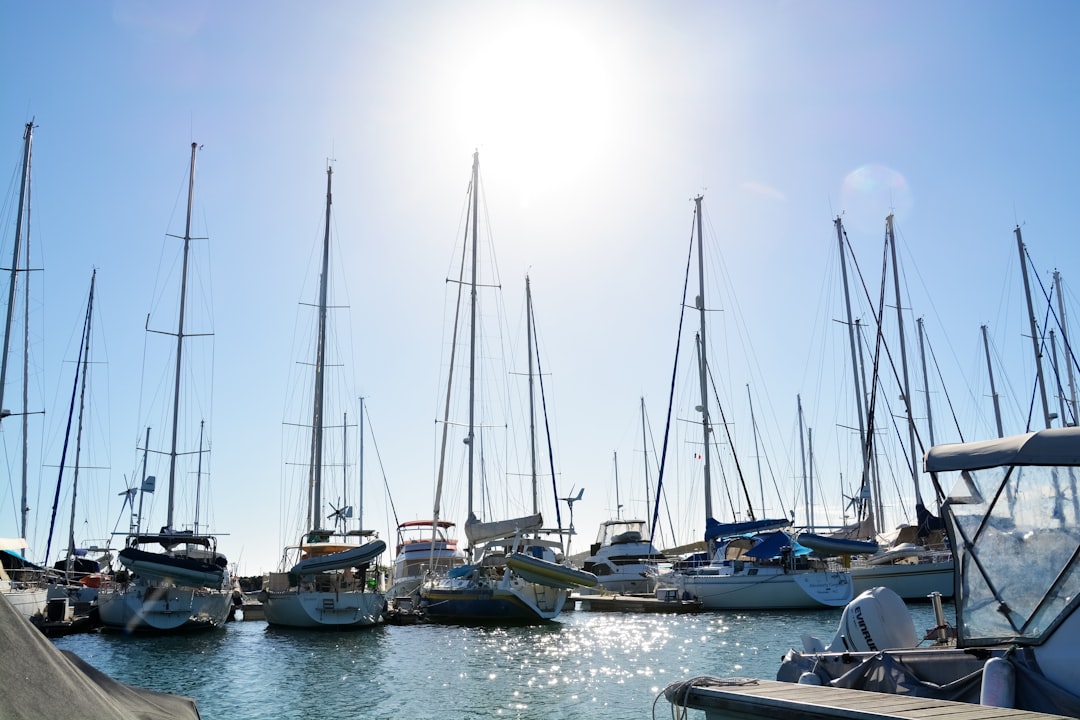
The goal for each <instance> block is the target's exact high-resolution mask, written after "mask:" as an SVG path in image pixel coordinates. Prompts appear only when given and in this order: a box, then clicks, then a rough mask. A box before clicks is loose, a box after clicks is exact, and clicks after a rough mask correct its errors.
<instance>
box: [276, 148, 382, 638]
mask: <svg viewBox="0 0 1080 720" xmlns="http://www.w3.org/2000/svg"><path fill="white" fill-rule="evenodd" d="M332 181H333V169H332V168H329V167H328V168H327V169H326V230H325V233H324V235H323V247H322V272H321V275H320V278H319V301H318V325H317V333H318V334H317V340H316V348H315V358H314V395H313V403H312V404H313V408H312V424H311V457H310V461H309V463H308V474H309V483H308V485H307V487H308V488H309V492H308V493H307V495H308V513H307V528H306V530H305V531H304V533H303V536H302V537H301V538H300V540H299V542H298V543H297V544H296V545H294V546H290V547H287V548H286V549H285V555H284V559H283V566H282V568H281V571H279V572H274V573H270V578H269V584H268V586H267V588H266V589H265V592H264V593H263V596H262V600H263V611H264V613H265V615H266V622H267V623H269V624H270V625H277V626H283V627H296V628H338V629H345V628H358V627H366V626H370V625H375V624H377V623H379V622H380V621H381V620H382V616H383V611H384V610H385V609H386V601H385V598H384V596H383V594H382V593H381V592H378V590H377V589H376V588H375V587H370V588H369V587H368V585H369V582H368V578H367V573H368V569H369V567H370V566H371V564H372V563H373V562H374V561H375V560H376V558H378V556H379V555H381V554H382V553H383V551H384V550H386V543H385V542H383V541H382V540H378V539H370V537H371V533H370V532H368V531H363V530H348V529H346V528H345V526H344V523H345V521H346V520H347V519H348V517H349V516H351V512H349V510H351V508H347V507H342V508H339V509H337V510H335V512H334V513H333V514H331V515H330V517H331V518H335V519H339V520H341V523H340V525H339V523H337V522H335V525H334V528H326V527H324V525H323V522H324V517H325V516H324V504H323V492H324V488H323V469H324V460H323V441H324V437H323V433H324V432H325V430H326V428H325V425H324V420H325V418H324V396H325V379H326V378H325V372H324V370H325V368H326V367H327V363H326V332H327V327H326V325H327V294H328V287H329V278H328V273H329V270H330V208H331V205H332V199H333V195H332V192H331V190H332V184H331V183H332ZM372 579H374V573H372Z"/></svg>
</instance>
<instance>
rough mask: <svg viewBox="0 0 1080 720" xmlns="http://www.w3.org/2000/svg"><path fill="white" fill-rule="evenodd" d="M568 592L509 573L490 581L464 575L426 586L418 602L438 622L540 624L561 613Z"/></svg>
mask: <svg viewBox="0 0 1080 720" xmlns="http://www.w3.org/2000/svg"><path fill="white" fill-rule="evenodd" d="M569 597H570V592H569V591H568V590H566V589H564V588H554V587H549V586H547V585H540V584H537V583H531V582H527V581H526V580H524V579H523V578H521V577H519V576H517V575H516V574H515V573H513V572H511V571H506V572H505V573H503V574H502V575H501V576H500V577H497V578H494V577H489V576H487V575H484V574H483V572H482V571H480V572H479V574H478V573H477V571H474V572H472V573H464V572H461V570H460V569H459V571H458V573H457V574H456V575H454V574H451V575H450V576H448V577H445V578H441V579H439V580H436V581H433V582H430V583H427V584H425V585H423V586H421V588H420V603H421V607H422V608H423V610H424V612H425V614H426V615H427V617H428V618H429V619H431V620H438V621H442V622H467V623H477V622H495V623H499V622H542V621H547V620H554V619H555V618H556V617H558V615H559V613H561V612H562V610H563V607H564V606H565V604H566V600H567V598H569Z"/></svg>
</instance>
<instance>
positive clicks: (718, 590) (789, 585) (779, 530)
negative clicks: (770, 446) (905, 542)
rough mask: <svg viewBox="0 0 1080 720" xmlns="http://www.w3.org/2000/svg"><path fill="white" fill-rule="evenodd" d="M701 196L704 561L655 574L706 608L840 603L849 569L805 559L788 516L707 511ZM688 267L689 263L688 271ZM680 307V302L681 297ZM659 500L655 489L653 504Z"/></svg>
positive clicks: (697, 213)
mask: <svg viewBox="0 0 1080 720" xmlns="http://www.w3.org/2000/svg"><path fill="white" fill-rule="evenodd" d="M702 199H703V197H702V196H700V195H699V196H697V197H696V198H695V199H694V218H695V226H696V231H697V259H698V279H699V292H698V296H697V300H696V303H695V305H696V307H697V310H698V313H699V315H700V327H699V330H698V333H697V358H698V380H699V383H700V388H701V404H700V405H699V406H698V411H699V412H700V413H701V427H702V447H703V449H702V456H703V460H704V463H703V465H704V473H705V475H704V487H705V528H706V529H705V538H704V539H705V543H706V546H707V548H708V552H707V563H705V564H700V563H696V562H677V563H676V564H675V566H674V568H673V570H672V571H671V572H670V573H665V574H664V575H661V576H660V578H659V584H660V586H661V587H674V588H676V589H677V590H678V591H679V592H680V594H681V595H682V596H683V597H693V598H697V599H699V600H701V603H702V607H703V608H705V609H706V610H754V609H800V608H820V607H843V606H844V605H846V604H847V603H848V602H849V601H850V600H851V597H852V584H851V576H850V574H848V573H847V572H845V571H843V570H841V569H839V568H836V567H834V566H830V565H828V564H827V563H821V562H820V561H813V560H810V559H809V558H807V554H806V552H805V550H804V551H801V552H800V550H799V549H798V548H797V543H796V542H795V540H794V538H792V537H791V535H789V534H788V533H787V532H786V528H787V527H788V526H789V525H791V521H790V520H787V519H777V520H771V519H760V520H759V519H756V518H754V517H753V515H752V509H751V510H750V512H751V517H750V519H749V520H745V521H735V522H731V523H719V522H717V520H716V519H715V518H714V516H713V511H712V476H711V446H712V440H711V439H710V435H711V432H712V421H711V418H710V414H709V395H708V385H709V383H708V362H707V354H706V348H707V343H706V323H705V317H706V310H705V279H704V278H705V274H704V272H705V271H704V249H703V247H702V218H701V201H702ZM689 270H690V267H689V264H688V265H687V272H688V273H689ZM683 306H684V307H685V306H686V304H685V302H684V303H683ZM661 483H662V479H661ZM659 484H660V483H658V485H659ZM659 498H660V491H659V488H658V490H657V503H659ZM655 514H656V513H655V512H654V517H655ZM654 524H655V521H654Z"/></svg>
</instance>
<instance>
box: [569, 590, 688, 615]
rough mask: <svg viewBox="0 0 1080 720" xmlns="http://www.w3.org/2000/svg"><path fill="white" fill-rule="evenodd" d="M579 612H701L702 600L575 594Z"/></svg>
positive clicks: (573, 598)
mask: <svg viewBox="0 0 1080 720" xmlns="http://www.w3.org/2000/svg"><path fill="white" fill-rule="evenodd" d="M570 599H571V600H573V601H575V603H576V605H577V608H578V609H579V610H585V611H588V610H593V611H596V612H632V613H693V612H701V601H700V600H660V599H658V598H656V597H655V596H653V595H583V594H577V593H575V594H573V595H571V596H570Z"/></svg>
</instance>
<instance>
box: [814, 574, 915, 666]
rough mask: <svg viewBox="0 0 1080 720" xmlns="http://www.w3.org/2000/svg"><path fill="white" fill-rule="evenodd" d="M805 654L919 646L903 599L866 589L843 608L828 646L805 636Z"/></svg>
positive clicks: (883, 589)
mask: <svg viewBox="0 0 1080 720" xmlns="http://www.w3.org/2000/svg"><path fill="white" fill-rule="evenodd" d="M802 641H803V647H804V648H805V649H806V652H877V651H879V650H900V649H905V648H913V647H917V646H918V644H919V636H918V635H917V634H916V632H915V622H914V621H913V620H912V619H911V613H910V612H908V609H907V605H905V604H904V601H903V599H902V598H901V597H900V596H899V595H897V594H896V593H895V592H893V591H892V590H890V589H889V588H887V587H875V588H871V589H869V590H866V591H865V592H863V593H862V594H861V595H859V596H858V597H857V598H855V599H854V600H852V601H851V602H849V603H848V604H847V607H845V608H844V614H843V615H841V616H840V627H839V628H838V629H837V631H836V637H834V638H833V641H832V642H831V643H829V646H828V647H825V646H823V645H822V643H821V641H820V640H819V639H817V638H816V637H811V636H809V635H803V638H802Z"/></svg>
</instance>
